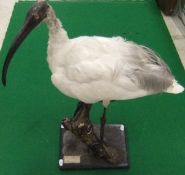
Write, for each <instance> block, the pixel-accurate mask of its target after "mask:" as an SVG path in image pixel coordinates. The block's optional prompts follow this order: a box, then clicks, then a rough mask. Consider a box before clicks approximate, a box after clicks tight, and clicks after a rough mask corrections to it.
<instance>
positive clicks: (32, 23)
mask: <svg viewBox="0 0 185 175" xmlns="http://www.w3.org/2000/svg"><path fill="white" fill-rule="evenodd" d="M48 8H49V5H48V4H47V3H46V2H37V3H35V4H34V6H33V7H32V8H31V9H30V10H29V11H28V14H27V16H26V18H25V22H24V24H23V27H22V28H21V30H20V32H19V33H18V34H17V36H16V37H15V39H14V41H13V42H12V44H11V46H10V49H9V50H8V53H7V56H6V59H5V61H4V65H3V70H2V83H3V85H4V86H6V75H7V71H8V67H9V64H10V62H11V60H12V58H13V55H14V54H15V52H16V50H17V49H18V48H19V46H20V45H21V43H22V42H23V41H24V40H25V38H26V37H27V35H28V34H29V33H30V32H31V31H32V30H33V29H34V28H35V27H36V26H37V25H38V24H39V23H40V22H41V21H42V20H43V19H44V18H45V17H46V16H47V9H48Z"/></svg>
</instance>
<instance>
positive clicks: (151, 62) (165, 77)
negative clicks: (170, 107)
mask: <svg viewBox="0 0 185 175" xmlns="http://www.w3.org/2000/svg"><path fill="white" fill-rule="evenodd" d="M134 50H135V53H137V56H136V57H137V58H138V59H139V60H140V61H139V63H135V65H137V66H136V67H135V70H134V76H135V80H136V81H137V83H138V84H139V86H140V87H141V88H143V89H145V90H147V91H153V92H162V91H164V90H166V89H167V88H168V87H169V86H170V85H171V84H172V82H173V79H174V77H173V75H172V73H171V71H170V69H169V67H168V65H167V64H166V63H165V62H164V61H163V60H162V59H161V58H160V56H159V55H158V54H156V53H155V52H154V51H153V50H151V49H149V48H147V47H145V46H141V45H136V48H135V49H134ZM136 62H137V61H136Z"/></svg>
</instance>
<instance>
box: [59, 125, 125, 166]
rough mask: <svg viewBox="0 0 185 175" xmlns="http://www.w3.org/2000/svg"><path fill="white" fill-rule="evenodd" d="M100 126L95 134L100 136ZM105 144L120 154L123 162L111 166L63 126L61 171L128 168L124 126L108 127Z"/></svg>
mask: <svg viewBox="0 0 185 175" xmlns="http://www.w3.org/2000/svg"><path fill="white" fill-rule="evenodd" d="M99 128H100V127H99V125H94V132H95V133H96V135H97V136H99ZM105 142H106V143H107V144H109V145H110V146H112V147H114V148H116V149H117V150H118V151H119V152H120V157H121V162H120V163H119V164H110V163H108V162H105V161H104V160H102V159H98V158H96V157H95V156H94V154H93V152H92V151H91V150H90V149H89V148H88V147H87V146H86V145H85V144H84V143H82V142H81V141H80V140H79V138H77V137H76V136H75V135H74V134H72V133H71V132H70V131H67V130H65V129H64V128H63V126H62V125H61V147H60V159H59V166H60V168H61V169H95V168H127V167H128V158H127V146H126V140H125V130H124V125H118V124H116V125H112V124H111V125H106V127H105Z"/></svg>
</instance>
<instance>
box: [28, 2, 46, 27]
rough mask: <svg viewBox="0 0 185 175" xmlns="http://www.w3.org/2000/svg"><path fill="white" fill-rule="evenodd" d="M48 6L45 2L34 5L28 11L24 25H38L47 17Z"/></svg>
mask: <svg viewBox="0 0 185 175" xmlns="http://www.w3.org/2000/svg"><path fill="white" fill-rule="evenodd" d="M48 8H49V5H48V4H47V3H46V2H45V1H41V2H37V3H35V4H34V5H33V6H32V7H31V9H30V10H29V11H28V13H27V15H26V18H25V23H26V22H27V21H30V22H31V23H32V25H36V26H37V25H38V24H39V23H40V22H41V21H42V20H43V19H45V18H46V17H47V11H48Z"/></svg>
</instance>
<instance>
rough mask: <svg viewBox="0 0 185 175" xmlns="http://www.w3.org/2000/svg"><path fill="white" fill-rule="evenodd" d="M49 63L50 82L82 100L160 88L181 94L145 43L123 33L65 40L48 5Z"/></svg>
mask: <svg viewBox="0 0 185 175" xmlns="http://www.w3.org/2000/svg"><path fill="white" fill-rule="evenodd" d="M45 22H46V23H47V24H48V28H49V45H48V63H49V67H50V69H51V72H52V77H51V79H52V82H53V84H54V85H55V86H56V87H57V88H58V89H59V90H60V91H61V92H62V93H64V94H65V95H67V96H70V97H72V98H76V99H79V100H80V101H82V102H85V103H96V102H98V101H103V105H104V107H107V106H108V104H109V102H110V101H111V100H125V99H132V98H138V97H142V96H145V95H150V94H155V93H159V92H168V93H180V92H182V91H183V90H184V88H183V87H182V86H181V85H179V84H178V83H177V81H176V80H175V78H174V77H173V75H172V74H171V72H170V70H169V68H168V66H167V65H166V64H165V63H164V62H163V61H162V60H161V59H160V58H159V57H158V56H157V55H156V54H155V53H154V52H153V51H152V50H150V49H149V48H146V47H144V46H141V45H137V44H136V43H133V42H129V41H126V40H124V39H123V38H121V37H112V38H106V37H99V36H92V37H88V36H81V37H78V38H74V39H69V38H68V35H67V32H66V31H65V30H64V29H63V27H62V25H61V23H60V21H59V20H58V19H57V18H56V17H55V14H54V11H53V10H52V8H51V7H50V9H49V10H48V12H47V18H46V19H45Z"/></svg>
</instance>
